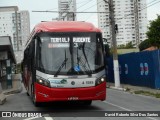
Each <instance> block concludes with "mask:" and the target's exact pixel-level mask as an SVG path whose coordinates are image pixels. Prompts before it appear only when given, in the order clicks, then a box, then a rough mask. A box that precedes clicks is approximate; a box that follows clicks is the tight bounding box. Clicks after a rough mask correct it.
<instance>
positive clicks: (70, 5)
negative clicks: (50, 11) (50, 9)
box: [58, 0, 76, 21]
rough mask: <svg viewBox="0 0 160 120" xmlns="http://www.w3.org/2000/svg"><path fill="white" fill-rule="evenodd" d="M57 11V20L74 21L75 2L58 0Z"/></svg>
mask: <svg viewBox="0 0 160 120" xmlns="http://www.w3.org/2000/svg"><path fill="white" fill-rule="evenodd" d="M58 10H59V12H60V13H59V20H62V21H76V13H75V12H76V0H58ZM68 12H69V13H68Z"/></svg>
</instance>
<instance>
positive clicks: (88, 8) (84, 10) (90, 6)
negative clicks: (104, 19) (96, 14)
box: [83, 0, 103, 12]
mask: <svg viewBox="0 0 160 120" xmlns="http://www.w3.org/2000/svg"><path fill="white" fill-rule="evenodd" d="M101 2H103V0H102V1H100V2H98V3H97V4H95V5H92V6H90V7H89V8H87V9H85V10H83V12H84V11H86V10H88V9H90V8H92V7H94V6H96V5H98V4H99V3H101Z"/></svg>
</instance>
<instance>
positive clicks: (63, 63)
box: [54, 58, 68, 77]
mask: <svg viewBox="0 0 160 120" xmlns="http://www.w3.org/2000/svg"><path fill="white" fill-rule="evenodd" d="M67 61H68V58H66V59H65V60H64V61H63V62H62V64H61V66H60V67H59V68H58V70H57V72H56V73H55V75H54V77H57V75H58V74H59V72H60V71H61V70H62V68H63V67H64V65H66V62H67Z"/></svg>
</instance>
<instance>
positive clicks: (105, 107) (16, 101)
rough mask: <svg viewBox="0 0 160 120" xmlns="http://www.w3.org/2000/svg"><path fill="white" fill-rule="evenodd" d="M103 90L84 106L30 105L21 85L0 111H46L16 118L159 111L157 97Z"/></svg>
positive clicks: (57, 119) (47, 119) (78, 117)
mask: <svg viewBox="0 0 160 120" xmlns="http://www.w3.org/2000/svg"><path fill="white" fill-rule="evenodd" d="M107 93H108V95H107V100H106V101H103V102H101V101H94V102H93V103H92V106H88V107H87V106H81V105H77V104H70V103H49V104H43V105H41V107H34V105H33V103H32V101H31V99H30V97H28V96H27V95H26V91H25V89H23V91H22V92H21V93H18V94H11V95H7V102H6V103H5V104H4V105H2V106H0V111H30V112H32V111H35V112H38V111H39V112H41V111H47V112H46V113H44V114H43V115H44V116H45V118H16V120H21V119H26V120H64V119H65V120H84V119H87V120H91V119H92V120H97V119H99V120H106V118H105V117H94V118H93V117H85V118H84V117H83V116H82V115H88V114H91V116H96V114H97V113H99V112H101V111H131V112H132V111H160V99H157V98H153V97H147V96H141V95H134V94H130V93H127V92H124V91H118V90H113V89H108V90H107ZM48 111H49V112H48ZM91 111H92V112H91ZM90 112H91V113H90ZM56 116H60V117H56ZM66 116H72V117H66ZM12 119H14V118H0V120H12ZM107 119H109V120H117V119H118V120H160V118H157V117H141V118H137V117H132V118H128V117H126V118H125V117H119V118H117V117H107ZM14 120H15V119H14Z"/></svg>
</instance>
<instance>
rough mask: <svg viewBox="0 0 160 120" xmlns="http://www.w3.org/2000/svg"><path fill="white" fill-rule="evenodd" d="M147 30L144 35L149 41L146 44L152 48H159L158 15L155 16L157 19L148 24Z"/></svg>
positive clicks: (159, 27)
mask: <svg viewBox="0 0 160 120" xmlns="http://www.w3.org/2000/svg"><path fill="white" fill-rule="evenodd" d="M148 29H149V30H148V32H147V33H146V34H147V37H148V39H149V40H148V42H149V43H150V44H151V45H152V46H157V47H158V48H160V15H157V19H155V20H153V21H151V22H150V27H149V28H148ZM149 43H148V44H149Z"/></svg>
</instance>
